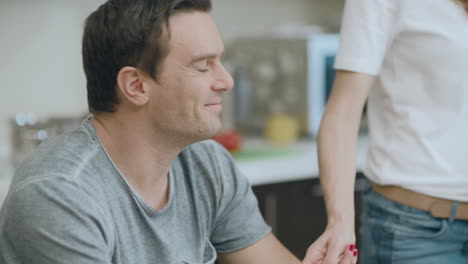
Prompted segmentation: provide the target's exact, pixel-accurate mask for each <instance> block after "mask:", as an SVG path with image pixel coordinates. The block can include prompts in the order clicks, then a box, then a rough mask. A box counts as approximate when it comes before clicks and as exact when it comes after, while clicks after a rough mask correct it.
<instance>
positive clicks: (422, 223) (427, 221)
mask: <svg viewBox="0 0 468 264" xmlns="http://www.w3.org/2000/svg"><path fill="white" fill-rule="evenodd" d="M448 226H449V225H448V221H447V220H445V219H439V218H434V217H432V216H431V215H430V214H426V213H424V214H417V213H414V212H410V213H406V212H405V213H402V214H400V215H398V217H397V221H395V223H393V224H392V229H393V232H394V233H395V235H396V236H397V237H398V238H399V239H405V238H422V239H436V238H438V237H439V236H441V235H442V234H444V233H445V231H446V230H447V228H448Z"/></svg>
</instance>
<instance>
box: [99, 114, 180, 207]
mask: <svg viewBox="0 0 468 264" xmlns="http://www.w3.org/2000/svg"><path fill="white" fill-rule="evenodd" d="M111 115H112V117H110V116H111ZM90 123H91V125H92V126H93V127H94V128H95V130H96V134H97V136H98V137H99V139H100V141H101V143H102V144H103V146H104V148H105V150H106V151H107V153H108V154H109V156H110V158H111V159H112V161H113V162H114V164H115V166H116V167H117V169H118V170H119V171H120V173H121V174H122V176H123V177H125V179H126V180H127V181H128V182H129V183H130V185H131V186H132V187H133V188H134V189H135V190H136V191H137V192H138V193H139V194H140V195H141V196H142V197H143V199H144V200H145V201H146V202H147V203H148V204H149V205H150V206H151V207H153V208H154V209H156V210H160V209H162V208H163V207H164V205H165V204H166V202H167V199H168V192H169V179H168V173H169V168H170V166H171V163H172V161H173V160H174V159H175V158H176V157H177V155H178V154H179V153H180V151H181V150H182V147H176V146H171V145H170V143H168V142H170V141H171V140H168V139H166V138H164V137H163V136H161V135H157V134H155V132H154V131H152V129H151V128H149V126H148V124H144V122H140V123H139V121H138V119H135V118H134V119H133V120H131V119H125V117H117V116H116V115H115V114H99V115H96V116H95V117H94V118H93V119H91V120H90Z"/></svg>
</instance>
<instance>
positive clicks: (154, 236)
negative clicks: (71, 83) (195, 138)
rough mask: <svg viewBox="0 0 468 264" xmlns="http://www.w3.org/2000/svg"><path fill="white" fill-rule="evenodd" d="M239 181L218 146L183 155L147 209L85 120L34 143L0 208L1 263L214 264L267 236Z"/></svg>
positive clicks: (193, 148)
mask: <svg viewBox="0 0 468 264" xmlns="http://www.w3.org/2000/svg"><path fill="white" fill-rule="evenodd" d="M270 231H271V229H270V228H269V227H268V226H267V225H266V224H265V222H264V220H263V218H262V216H261V214H260V212H259V210H258V206H257V200H256V198H255V196H254V194H253V192H252V190H251V187H250V185H249V183H248V181H247V179H246V178H245V177H244V176H242V175H241V173H240V172H239V170H238V169H237V168H236V166H235V165H234V164H233V161H232V158H231V156H230V155H229V153H227V152H226V151H225V150H224V149H223V148H222V147H221V146H220V145H218V144H217V143H215V142H213V141H210V140H207V141H203V142H199V143H195V144H192V145H190V146H188V147H187V148H185V149H184V150H183V151H182V152H181V154H180V155H179V156H178V157H177V159H175V160H174V161H173V163H172V165H171V168H170V172H169V199H168V202H167V204H166V205H165V207H164V208H163V209H162V210H160V211H156V210H154V209H153V208H151V207H150V206H149V205H148V204H147V203H146V202H145V201H144V200H143V199H142V197H141V196H140V195H139V194H138V193H137V192H136V191H135V190H134V189H132V187H131V186H130V185H129V184H128V182H127V181H126V180H125V178H124V177H123V176H122V175H121V174H120V173H119V172H118V170H117V169H116V167H115V166H114V164H113V163H112V161H111V160H110V158H109V156H108V155H107V153H106V152H105V150H104V149H103V147H102V146H101V143H100V142H99V140H98V138H97V136H96V133H95V131H94V129H93V127H92V126H91V125H90V123H89V122H88V121H84V122H83V125H82V126H81V127H80V128H79V129H77V130H75V131H72V132H69V133H66V134H64V135H62V136H59V137H55V138H50V139H48V140H47V141H46V142H44V143H42V144H41V145H40V146H39V147H38V148H37V149H36V150H35V151H34V153H33V154H32V155H30V156H29V157H28V158H26V160H25V161H24V162H23V163H22V164H21V166H20V167H19V168H18V169H17V171H16V173H15V176H14V177H13V182H12V185H11V187H10V191H9V193H8V196H7V198H6V200H5V202H4V204H3V207H2V209H1V211H0V263H8V264H13V263H14V264H16V263H38V264H46V263H47V264H54V263H70V264H73V263H77V264H86V263H90V264H91V263H92V264H97V263H115V264H130V263H137V264H146V263H148V264H150V263H151V264H155V263H160V264H172V263H189V264H202V263H214V261H215V259H216V252H232V251H235V250H238V249H241V248H244V247H247V246H249V245H251V244H253V243H254V242H256V241H258V240H259V239H261V238H263V237H264V236H265V235H266V234H268V233H269V232H270Z"/></svg>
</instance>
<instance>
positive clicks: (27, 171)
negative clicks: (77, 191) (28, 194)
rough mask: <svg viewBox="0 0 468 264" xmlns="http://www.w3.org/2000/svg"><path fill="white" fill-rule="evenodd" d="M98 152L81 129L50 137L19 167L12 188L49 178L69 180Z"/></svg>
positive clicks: (91, 140)
mask: <svg viewBox="0 0 468 264" xmlns="http://www.w3.org/2000/svg"><path fill="white" fill-rule="evenodd" d="M98 151H99V145H98V144H96V142H93V139H92V137H90V135H88V134H87V133H86V131H84V130H83V129H81V128H80V129H76V130H73V131H70V132H67V133H64V134H62V135H60V136H55V137H51V138H49V139H47V140H46V141H44V142H43V143H41V144H40V145H39V146H38V147H37V148H36V149H35V150H34V151H33V152H31V153H30V154H29V155H28V156H26V158H25V159H24V160H23V161H22V162H21V163H20V164H19V166H18V167H17V168H16V170H15V175H14V179H13V184H15V183H18V182H22V181H29V180H33V179H34V178H35V177H39V178H40V177H43V176H48V175H70V176H71V175H72V172H74V173H76V171H77V170H78V169H79V168H80V167H82V166H83V163H85V162H86V161H87V160H88V161H89V160H90V159H92V156H94V155H96V154H97V152H98Z"/></svg>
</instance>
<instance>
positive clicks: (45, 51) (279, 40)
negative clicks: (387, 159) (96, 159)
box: [0, 0, 365, 257]
mask: <svg viewBox="0 0 468 264" xmlns="http://www.w3.org/2000/svg"><path fill="white" fill-rule="evenodd" d="M103 2H104V1H103V0H80V1H72V0H41V1H34V0H0V58H1V62H0V80H1V88H0V89H1V93H0V204H1V201H2V200H3V199H4V198H5V197H6V192H7V188H8V182H9V180H10V179H11V176H12V174H13V170H14V167H15V166H16V165H17V164H18V163H19V162H20V161H21V160H22V159H23V158H24V156H25V155H27V154H28V153H29V152H31V151H32V150H33V149H34V148H35V146H36V145H37V144H39V143H40V142H41V141H43V140H46V139H47V138H48V137H51V136H54V135H57V134H60V133H63V132H64V131H66V130H68V129H71V128H74V127H76V126H78V125H79V124H80V121H81V120H82V119H83V118H85V117H86V115H87V103H86V88H85V87H86V80H85V76H84V73H83V69H82V62H81V35H82V28H83V21H84V19H85V18H86V16H87V15H89V14H90V13H91V12H92V11H93V10H95V9H96V8H97V7H98V6H99V5H100V4H102V3H103ZM213 5H214V8H213V12H212V15H213V17H214V19H215V21H216V22H217V24H218V28H219V30H220V32H221V34H222V36H223V38H224V40H225V46H226V54H225V59H224V62H225V65H226V67H227V68H228V70H229V71H230V72H231V74H232V75H233V76H234V79H235V81H236V85H235V89H233V90H232V91H231V92H230V94H228V95H227V96H226V97H225V98H224V109H223V114H222V118H223V123H224V127H225V131H224V132H223V134H221V135H220V136H219V137H218V138H217V140H218V141H219V142H220V143H222V144H223V145H225V146H226V147H227V148H228V149H229V150H231V151H232V153H233V155H234V156H235V158H236V159H237V161H238V164H239V166H240V168H241V170H242V171H243V172H244V173H245V174H246V176H247V177H248V178H249V179H250V181H251V182H252V184H253V185H254V191H255V193H256V194H257V196H258V198H259V203H260V207H261V210H262V213H263V214H264V216H265V218H266V219H267V221H268V222H269V224H270V225H272V227H273V230H274V232H275V233H276V234H277V235H278V236H279V238H280V239H281V240H282V241H283V242H284V243H285V244H286V245H287V246H288V247H289V248H290V249H291V250H292V251H293V252H294V253H295V254H296V255H298V256H299V257H302V256H303V254H304V252H305V249H306V246H307V245H308V244H309V243H310V242H312V241H313V240H314V239H315V238H316V237H317V236H318V235H319V234H320V233H321V232H322V231H323V228H324V226H325V223H326V217H325V211H324V210H325V209H324V208H323V200H322V194H321V191H320V186H319V184H318V180H317V178H318V166H317V160H316V159H317V158H316V144H315V136H316V132H317V129H318V124H319V120H320V116H321V114H322V110H323V107H324V105H325V102H326V98H327V96H328V93H329V91H330V88H331V82H332V80H333V76H334V71H333V69H332V65H333V58H334V55H335V53H336V50H337V48H338V44H339V36H338V32H339V25H340V20H341V13H342V9H343V6H344V0H287V1H285V0H213ZM360 142H361V143H360V146H361V145H362V147H361V149H362V151H360V153H361V154H360V155H359V159H358V161H357V162H358V165H359V164H362V163H363V160H364V156H365V154H364V151H363V150H364V149H365V137H363V140H361V141H360ZM358 167H359V166H358ZM358 185H361V186H360V187H359V186H358V188H357V190H358V191H359V188H361V189H362V188H364V187H363V186H365V182H362V183H360V182H359V181H358ZM292 205H293V206H292ZM306 208H308V209H306Z"/></svg>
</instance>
